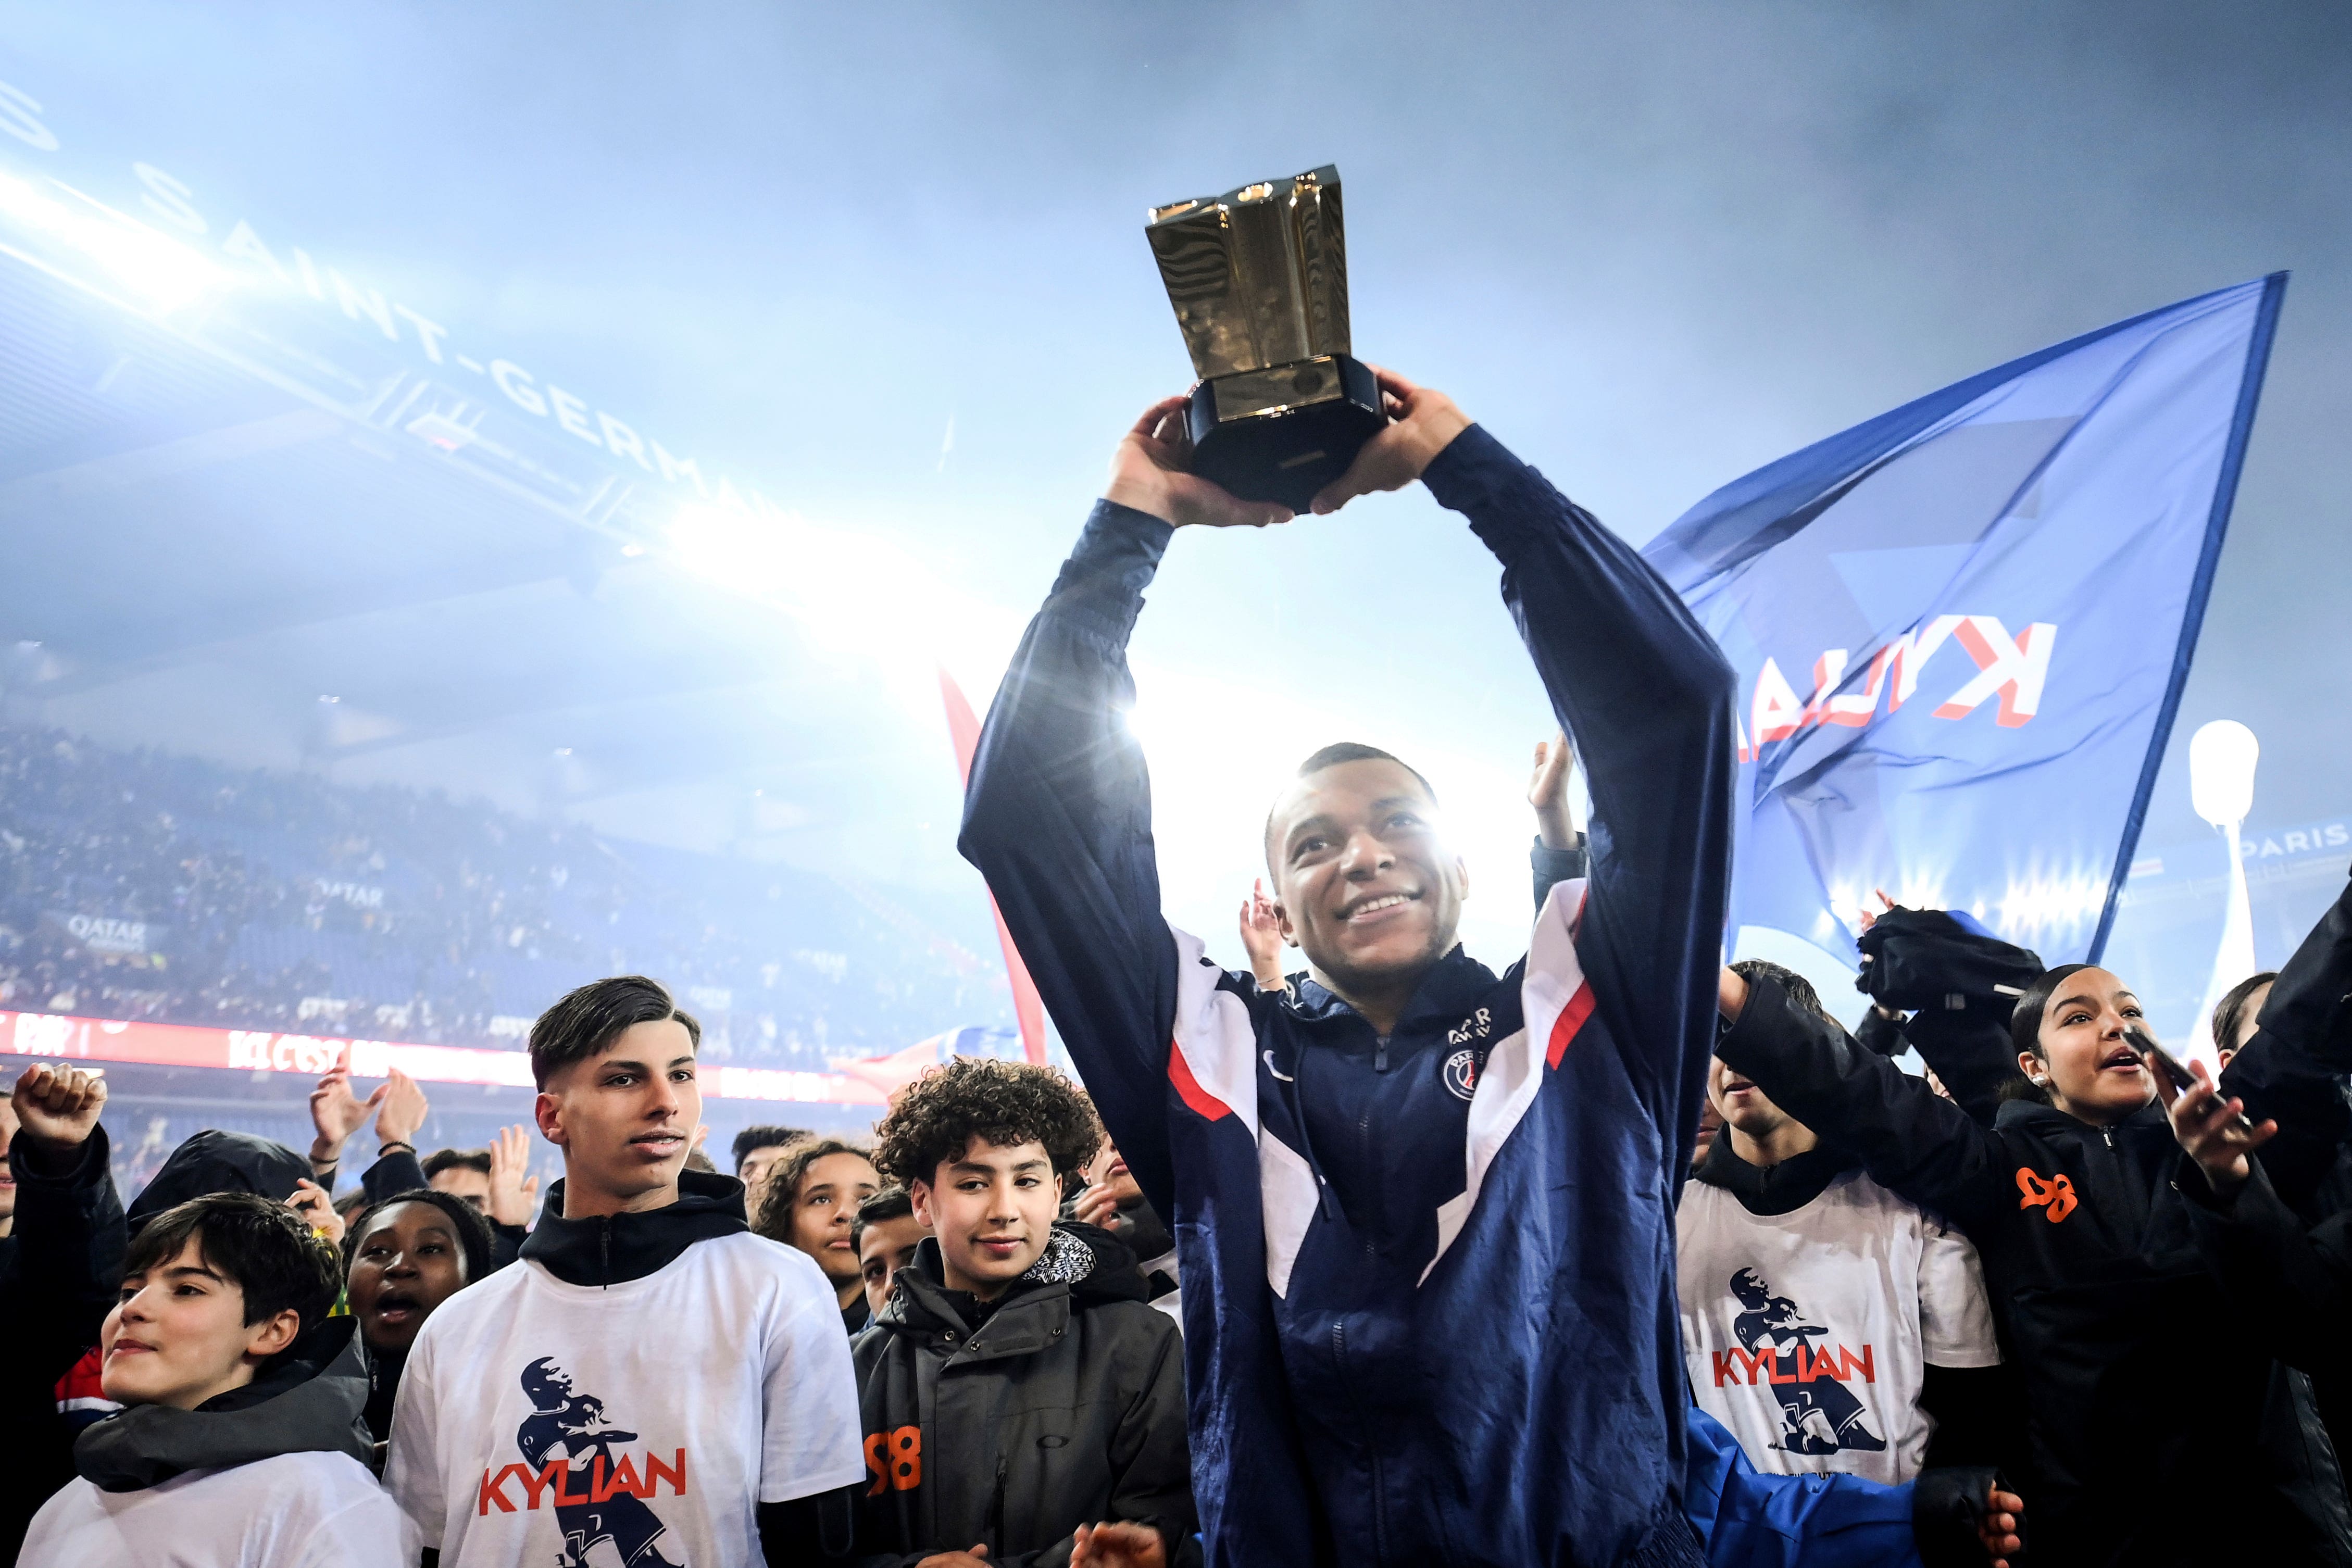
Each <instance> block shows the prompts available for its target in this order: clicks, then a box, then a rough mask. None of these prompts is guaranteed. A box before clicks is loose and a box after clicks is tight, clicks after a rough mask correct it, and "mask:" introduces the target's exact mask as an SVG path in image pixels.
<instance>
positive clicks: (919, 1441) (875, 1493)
mask: <svg viewBox="0 0 2352 1568" xmlns="http://www.w3.org/2000/svg"><path fill="white" fill-rule="evenodd" d="M866 1471H867V1473H868V1474H870V1475H872V1476H873V1478H874V1484H873V1485H872V1486H870V1487H867V1488H866V1496H867V1497H880V1496H881V1495H882V1490H883V1488H885V1487H888V1488H889V1489H890V1490H893V1491H913V1490H915V1489H916V1488H917V1487H919V1486H921V1485H922V1484H923V1429H922V1428H921V1427H898V1429H897V1430H895V1431H890V1432H871V1433H868V1434H867V1435H866Z"/></svg>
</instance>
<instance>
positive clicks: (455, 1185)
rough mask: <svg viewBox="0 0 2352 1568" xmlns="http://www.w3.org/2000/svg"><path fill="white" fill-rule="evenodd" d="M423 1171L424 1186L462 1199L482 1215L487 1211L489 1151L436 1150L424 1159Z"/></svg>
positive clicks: (488, 1199) (488, 1198) (488, 1197)
mask: <svg viewBox="0 0 2352 1568" xmlns="http://www.w3.org/2000/svg"><path fill="white" fill-rule="evenodd" d="M422 1168H423V1170H424V1172H425V1186H429V1187H432V1188H434V1189H435V1190H436V1191H438V1192H446V1193H447V1194H449V1196H450V1197H461V1198H464V1199H465V1200H466V1201H467V1203H470V1204H472V1205H473V1206H474V1207H475V1208H476V1209H477V1210H478V1211H479V1212H481V1213H484V1214H487V1213H488V1212H489V1201H490V1151H489V1150H488V1149H436V1150H434V1151H433V1152H432V1153H431V1154H429V1155H425V1161H424V1165H423V1166H422ZM476 1178H479V1179H476Z"/></svg>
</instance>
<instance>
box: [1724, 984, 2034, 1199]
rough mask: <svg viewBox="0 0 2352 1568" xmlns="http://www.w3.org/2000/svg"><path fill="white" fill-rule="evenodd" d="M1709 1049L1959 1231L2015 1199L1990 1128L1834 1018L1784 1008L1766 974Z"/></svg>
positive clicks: (1882, 1180) (1783, 996)
mask: <svg viewBox="0 0 2352 1568" xmlns="http://www.w3.org/2000/svg"><path fill="white" fill-rule="evenodd" d="M1715 1053H1716V1055H1717V1056H1719V1057H1721V1058H1722V1059H1723V1060H1724V1061H1726V1062H1727V1063H1728V1064H1729V1065H1730V1066H1731V1067H1732V1068H1733V1069H1734V1070H1735V1071H1738V1072H1740V1073H1742V1074H1744V1075H1745V1076H1746V1077H1748V1079H1750V1080H1751V1081H1753V1082H1755V1084H1756V1086H1757V1087H1758V1088H1759V1089H1761V1090H1763V1091H1764V1092H1765V1093H1767V1094H1769V1095H1770V1096H1771V1098H1772V1101H1773V1103H1775V1104H1777V1105H1779V1106H1780V1108H1781V1109H1782V1110H1784V1111H1786V1112H1788V1113H1789V1114H1790V1115H1791V1116H1794V1117H1795V1118H1796V1119H1797V1120H1798V1121H1800V1122H1802V1123H1803V1124H1805V1125H1806V1126H1808V1127H1811V1129H1812V1130H1813V1131H1814V1132H1815V1133H1817V1134H1820V1136H1821V1139H1822V1142H1823V1143H1826V1144H1830V1145H1834V1146H1836V1147H1838V1148H1842V1149H1844V1150H1846V1151H1847V1152H1848V1153H1850V1154H1852V1155H1854V1156H1855V1157H1857V1158H1859V1159H1860V1160H1861V1161H1862V1163H1863V1167H1864V1169H1865V1170H1867V1171H1868V1172H1869V1173H1870V1176H1871V1179H1872V1180H1874V1181H1875V1182H1877V1183H1878V1184H1879V1185H1880V1186H1884V1187H1886V1188H1887V1189H1888V1190H1890V1191H1892V1192H1894V1193H1895V1194H1897V1195H1899V1196H1901V1197H1906V1198H1908V1199H1909V1200H1910V1201H1911V1202H1913V1203H1916V1204H1917V1205H1918V1206H1919V1207H1922V1208H1928V1209H1933V1210H1934V1211H1935V1212H1937V1214H1940V1215H1942V1216H1944V1217H1945V1218H1947V1219H1948V1220H1950V1221H1951V1222H1952V1223H1953V1224H1955V1225H1958V1226H1959V1227H1960V1228H1962V1229H1964V1230H1966V1229H1970V1228H1973V1227H1976V1226H1979V1225H1983V1224H1987V1223H1989V1222H1990V1221H1991V1220H1993V1219H1994V1218H1997V1217H1998V1215H1999V1214H2000V1209H2001V1206H2002V1204H2003V1203H2004V1202H2005V1201H2014V1198H2013V1195H2010V1194H2006V1193H2005V1192H2004V1187H2005V1184H2006V1182H2007V1179H2008V1178H2007V1176H2006V1172H2005V1166H2006V1162H2005V1161H2004V1159H2003V1157H2002V1155H2003V1149H2002V1145H2001V1143H2000V1138H1999V1137H1998V1136H1997V1135H1995V1134H1994V1133H1993V1132H1992V1130H1991V1129H1990V1128H1989V1127H1982V1126H1979V1125H1978V1124H1976V1123H1975V1122H1974V1121H1973V1120H1971V1119H1970V1118H1969V1114H1968V1113H1967V1112H1965V1111H1963V1110H1961V1109H1960V1108H1959V1107H1958V1105H1955V1104H1953V1103H1951V1102H1950V1101H1948V1100H1946V1099H1945V1098H1944V1097H1943V1096H1942V1095H1940V1094H1937V1092H1935V1091H1934V1090H1933V1089H1930V1088H1928V1087H1927V1081H1926V1080H1924V1079H1919V1078H1914V1077H1913V1076H1911V1074H1909V1073H1907V1072H1906V1071H1903V1070H1902V1069H1901V1068H1899V1067H1897V1066H1895V1063H1893V1062H1892V1061H1887V1060H1886V1058H1885V1057H1883V1056H1879V1055H1876V1054H1874V1053H1873V1052H1871V1051H1865V1050H1864V1049H1863V1048H1862V1047H1861V1046H1860V1045H1859V1044H1857V1043H1856V1042H1855V1040H1853V1036H1851V1035H1849V1034H1847V1033H1846V1032H1845V1030H1843V1029H1841V1028H1840V1027H1839V1026H1838V1024H1837V1022H1836V1021H1835V1020H1834V1019H1826V1018H1823V1017H1822V1016H1820V1015H1819V1014H1817V1013H1812V1012H1808V1011H1806V1010H1804V1009H1801V1008H1796V1007H1792V1006H1791V1005H1790V1002H1789V997H1788V993H1787V992H1785V991H1783V990H1782V989H1781V988H1780V982H1779V981H1777V980H1775V979H1773V978H1771V977H1769V976H1764V977H1759V978H1757V979H1754V980H1751V981H1749V982H1748V1004H1747V1006H1746V1007H1745V1008H1743V1009H1741V1011H1740V1014H1739V1021H1738V1023H1736V1024H1734V1025H1733V1026H1732V1027H1731V1029H1730V1030H1727V1032H1726V1033H1725V1034H1724V1036H1723V1038H1722V1039H1721V1040H1718V1041H1717V1044H1716V1049H1715Z"/></svg>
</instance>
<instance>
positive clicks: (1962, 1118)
mask: <svg viewBox="0 0 2352 1568" xmlns="http://www.w3.org/2000/svg"><path fill="white" fill-rule="evenodd" d="M1717 1055H1718V1056H1720V1057H1721V1058H1722V1059H1723V1060H1724V1061H1726V1062H1727V1063H1729V1064H1730V1065H1731V1066H1732V1067H1733V1068H1734V1069H1736V1070H1737V1071H1739V1072H1742V1073H1744V1074H1746V1075H1747V1076H1748V1078H1750V1079H1752V1080H1754V1081H1755V1082H1756V1083H1757V1084H1758V1085H1759V1087H1761V1088H1762V1089H1763V1090H1764V1092H1766V1093H1767V1094H1769V1095H1770V1096H1771V1097H1772V1099H1773V1101H1774V1102H1775V1103H1778V1104H1779V1105H1780V1107H1781V1108H1782V1109H1783V1110H1785V1111H1787V1112H1788V1113H1790V1115H1792V1116H1794V1117H1796V1118H1797V1119H1798V1120H1799V1121H1801V1122H1802V1123H1804V1124H1806V1125H1807V1126H1809V1127H1811V1128H1812V1129H1813V1130H1814V1131H1815V1132H1816V1133H1818V1134H1821V1136H1822V1139H1823V1141H1824V1142H1832V1143H1836V1144H1839V1145H1843V1146H1844V1147H1846V1148H1847V1149H1849V1150H1851V1151H1852V1152H1853V1154H1855V1155H1858V1156H1860V1157H1861V1159H1862V1160H1863V1162H1864V1166H1865V1168H1866V1169H1867V1170H1868V1171H1869V1173H1870V1175H1871V1176H1873V1177H1874V1179H1875V1180H1877V1181H1878V1182H1879V1183H1880V1184H1881V1185H1883V1186H1886V1187H1888V1188H1890V1189H1891V1190H1893V1191H1895V1192H1896V1193H1899V1194H1901V1195H1902V1196H1903V1197H1906V1198H1908V1199H1910V1200H1911V1201H1912V1202H1914V1203H1916V1204H1918V1205H1920V1206H1921V1207H1924V1208H1928V1209H1932V1210H1934V1211H1935V1212H1937V1213H1938V1214H1941V1215H1943V1216H1944V1217H1945V1218H1948V1220H1949V1221H1951V1222H1952V1223H1953V1224H1955V1225H1958V1227H1959V1228H1961V1229H1962V1230H1964V1231H1965V1232H1967V1234H1968V1236H1969V1239H1970V1240H1972V1241H1973V1242H1975V1243H1976V1247H1977V1250H1978V1252H1979V1255H1980V1256H1981V1257H1982V1259H1983V1262H1984V1270H1985V1283H1986V1285H1987V1288H1988V1289H1989V1291H1990V1293H1991V1296H1992V1299H1993V1306H1994V1311H1995V1312H1996V1313H1997V1314H1998V1317H1999V1320H2000V1329H2001V1331H2002V1335H2003V1339H2004V1345H2003V1348H2004V1351H2005V1353H2006V1354H2008V1355H2009V1356H2010V1358H2011V1359H2012V1360H2014V1361H2015V1362H2017V1363H2018V1364H2019V1365H2020V1368H2021V1374H2022V1376H2023V1378H2024V1381H2025V1385H2026V1389H2027V1416H2028V1420H2029V1423H2030V1437H2031V1445H2032V1474H2031V1475H2029V1476H2023V1477H2019V1478H2017V1479H2018V1481H2019V1483H2020V1484H2019V1486H2018V1489H2017V1490H2019V1491H2020V1492H2021V1493H2022V1494H2023V1496H2024V1497H2025V1500H2026V1514H2027V1521H2028V1525H2029V1528H2030V1531H2031V1532H2032V1533H2031V1537H2030V1541H2029V1546H2030V1549H2031V1551H2032V1555H2033V1558H2034V1560H2035V1561H2036V1562H2038V1563H2062V1564H2066V1565H2068V1568H2074V1565H2076V1564H2086V1563H2113V1564H2132V1565H2135V1568H2137V1565H2141V1564H2158V1563H2183V1564H2188V1563H2196V1564H2210V1563H2225V1562H2265V1563H2270V1562H2276V1563H2329V1564H2346V1563H2352V1509H2347V1503H2346V1500H2345V1495H2344V1484H2343V1479H2342V1475H2341V1473H2340V1471H2339V1469H2338V1468H2337V1465H2336V1456H2335V1452H2334V1449H2333V1448H2331V1447H2330V1445H2329V1444H2328V1442H2327V1439H2326V1433H2325V1431H2324V1430H2323V1429H2322V1428H2321V1427H2320V1425H2319V1423H2318V1420H2317V1418H2316V1416H2315V1414H2314V1412H2313V1410H2312V1407H2311V1399H2310V1385H2309V1383H2308V1380H2307V1379H2305V1377H2303V1375H2301V1374H2299V1373H2294V1372H2291V1371H2289V1370H2287V1369H2286V1368H2284V1366H2282V1365H2281V1364H2278V1363H2276V1362H2274V1361H2273V1359H2272V1358H2271V1356H2270V1354H2268V1353H2267V1352H2266V1351H2265V1350H2263V1349H2262V1348H2260V1347H2256V1346H2253V1345H2251V1344H2249V1343H2247V1341H2246V1337H2245V1336H2243V1335H2242V1334H2238V1333H2233V1332H2232V1331H2231V1326H2230V1325H2231V1317H2230V1314H2229V1313H2228V1312H2227V1311H2226V1309H2225V1304H2224V1301H2223V1298H2222V1295H2221V1290H2220V1288H2219V1286H2218V1284H2217V1282H2216V1281H2214V1279H2213V1278H2212V1276H2211V1275H2210V1273H2209V1272H2208V1271H2207V1270H2206V1269H2205V1268H2204V1266H2203V1264H2202V1262H2201V1260H2200V1258H2199V1256H2198V1253H2197V1249H2196V1246H2195V1243H2194V1239H2193V1238H2192V1236H2191V1233H2190V1229H2189V1215H2188V1212H2187V1205H2186V1204H2185V1202H2184V1200H2183V1199H2182V1197H2181V1195H2180V1194H2179V1192H2178V1191H2176V1190H2175V1189H2174V1187H2173V1186H2172V1178H2173V1176H2175V1175H2176V1174H2177V1172H2178V1168H2179V1147H2178V1145H2175V1143H2174V1142H2173V1138H2172V1132H2171V1128H2170V1126H2169V1124H2168V1123H2167V1122H2166V1121H2165V1119H2164V1116H2163V1114H2162V1113H2161V1112H2159V1111H2157V1110H2156V1109H2154V1108H2153V1107H2152V1106H2151V1107H2150V1108H2148V1109H2146V1110H2143V1111H2142V1112H2140V1113H2137V1114H2136V1115H2134V1116H2133V1117H2132V1118H2130V1119H2129V1120H2127V1121H2126V1122H2125V1123H2123V1124H2121V1125H2119V1126H2115V1127H2108V1128H2101V1127H2095V1126H2092V1125H2090V1124H2087V1123H2084V1122H2081V1121H2077V1120H2076V1119H2074V1117H2072V1116H2069V1115H2067V1114H2065V1113H2063V1112H2060V1111H2056V1110H2053V1109H2052V1108H2050V1107H2048V1106H2045V1105H2036V1104H2032V1103H2026V1102H2022V1101H2012V1102H2011V1103H2008V1104H2005V1105H2003V1106H2002V1107H2001V1108H2000V1116H1999V1118H1998V1122H1997V1124H1996V1125H1995V1126H1992V1127H1983V1126H1979V1125H1978V1124H1976V1123H1975V1122H1973V1121H1971V1120H1970V1119H1969V1116H1968V1115H1967V1114H1966V1113H1964V1112H1962V1111H1961V1110H1960V1109H1959V1108H1958V1107H1957V1106H1955V1105H1954V1104H1952V1103H1950V1102H1948V1101H1946V1100H1944V1099H1942V1098H1940V1097H1938V1096H1937V1094H1936V1093H1935V1092H1933V1091H1932V1090H1930V1089H1929V1088H1928V1087H1927V1083H1926V1082H1924V1081H1922V1080H1920V1079H1917V1078H1914V1077H1912V1076H1910V1075H1909V1074H1908V1073H1906V1072H1904V1071H1902V1070H1901V1069H1900V1068H1897V1067H1896V1066H1895V1065H1894V1063H1892V1062H1891V1061H1886V1060H1885V1058H1883V1057H1880V1056H1877V1055H1874V1054H1873V1053H1871V1052H1868V1051H1864V1050H1863V1049H1862V1048H1861V1047H1860V1046H1858V1045H1856V1044H1855V1043H1854V1042H1853V1040H1852V1039H1850V1038H1849V1037H1848V1036H1847V1035H1846V1033H1845V1031H1844V1030H1842V1029H1840V1028H1839V1027H1838V1026H1837V1025H1836V1024H1835V1023H1833V1022H1832V1021H1830V1020H1829V1019H1822V1018H1820V1017H1818V1016H1816V1015H1814V1014H1811V1013H1808V1012H1803V1011H1801V1010H1799V1009H1795V1008H1792V1007H1791V1006H1790V1004H1789V1002H1788V999H1787V997H1786V994H1785V993H1784V992H1783V991H1782V990H1781V989H1780V986H1779V985H1778V984H1777V983H1776V982H1774V981H1772V980H1770V979H1769V978H1766V979H1759V980H1757V981H1754V982H1751V984H1750V988H1749V992H1748V1004H1747V1006H1746V1008H1745V1009H1744V1010H1743V1011H1742V1012H1741V1014H1740V1018H1739V1021H1738V1024H1737V1025H1736V1026H1735V1027H1734V1028H1733V1029H1732V1030H1729V1031H1728V1032H1727V1034H1726V1035H1725V1036H1724V1038H1723V1040H1721V1042H1720V1043H1719V1045H1718V1047H1717Z"/></svg>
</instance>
